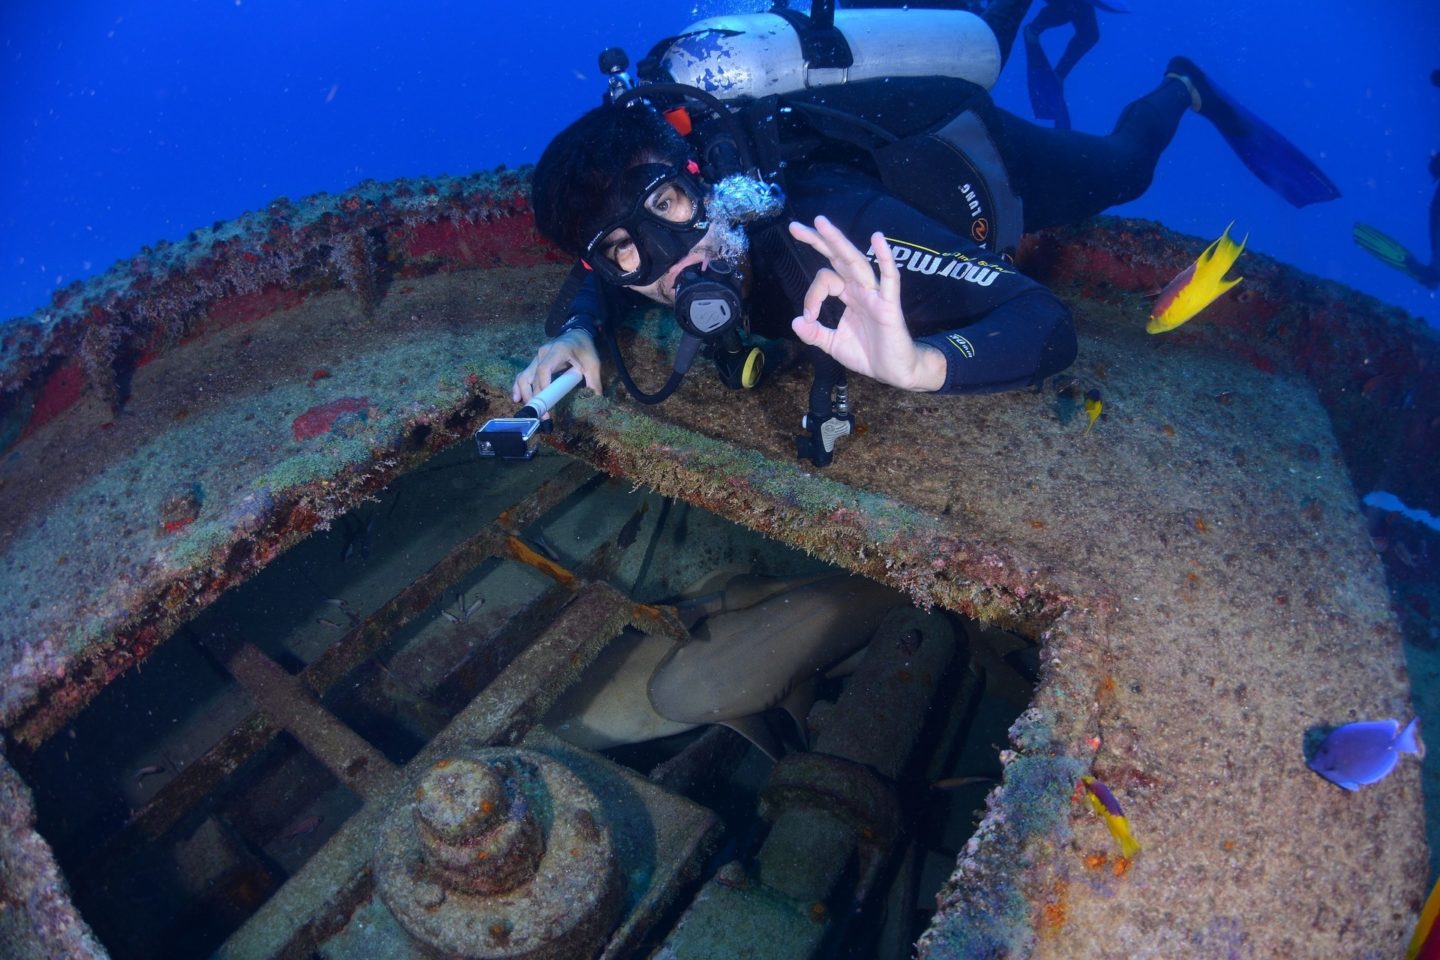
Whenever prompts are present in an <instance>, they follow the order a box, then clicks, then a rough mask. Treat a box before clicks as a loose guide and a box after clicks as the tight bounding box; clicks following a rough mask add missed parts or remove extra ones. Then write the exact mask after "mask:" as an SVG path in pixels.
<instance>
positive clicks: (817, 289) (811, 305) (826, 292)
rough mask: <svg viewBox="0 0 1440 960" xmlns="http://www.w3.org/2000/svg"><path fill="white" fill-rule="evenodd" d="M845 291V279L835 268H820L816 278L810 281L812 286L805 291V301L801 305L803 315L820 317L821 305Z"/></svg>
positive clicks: (809, 318) (816, 318)
mask: <svg viewBox="0 0 1440 960" xmlns="http://www.w3.org/2000/svg"><path fill="white" fill-rule="evenodd" d="M844 292H845V281H844V280H843V279H842V278H841V277H840V274H838V273H836V272H835V271H834V270H829V269H825V270H820V271H818V272H817V273H816V274H815V279H814V280H811V281H810V288H809V289H808V290H806V291H805V302H804V304H803V306H802V307H801V315H802V316H804V317H805V318H806V319H808V320H818V319H819V318H820V307H821V306H822V305H823V304H824V303H825V301H826V300H828V299H829V298H830V297H838V296H840V295H841V294H842V293H844Z"/></svg>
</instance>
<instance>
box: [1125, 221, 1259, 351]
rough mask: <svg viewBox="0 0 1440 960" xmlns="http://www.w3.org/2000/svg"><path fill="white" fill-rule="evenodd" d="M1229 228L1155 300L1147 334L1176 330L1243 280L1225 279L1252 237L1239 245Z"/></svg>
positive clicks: (1166, 286)
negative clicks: (1227, 272)
mask: <svg viewBox="0 0 1440 960" xmlns="http://www.w3.org/2000/svg"><path fill="white" fill-rule="evenodd" d="M1233 226H1235V221H1233V220H1232V221H1230V227H1233ZM1230 227H1226V228H1225V232H1224V233H1222V234H1221V235H1220V239H1219V240H1216V241H1215V242H1214V243H1212V244H1210V246H1208V247H1206V248H1205V252H1204V253H1202V254H1200V258H1199V259H1198V260H1196V261H1195V262H1194V263H1192V264H1190V266H1188V267H1186V268H1185V269H1184V270H1182V271H1180V273H1179V274H1178V275H1177V276H1176V277H1175V279H1174V280H1171V281H1170V282H1169V283H1167V284H1166V285H1165V289H1164V290H1161V291H1160V298H1159V299H1158V300H1156V301H1155V309H1154V310H1153V312H1151V314H1150V322H1149V323H1147V324H1146V325H1145V332H1146V333H1164V332H1165V331H1166V330H1174V329H1175V328H1176V327H1178V326H1180V324H1182V323H1184V322H1185V321H1186V320H1189V319H1190V318H1191V317H1193V316H1195V314H1197V313H1199V312H1200V311H1201V310H1204V309H1205V308H1206V307H1208V306H1209V305H1210V304H1211V303H1213V302H1214V301H1215V298H1217V297H1219V296H1220V294H1222V293H1224V292H1225V291H1226V290H1229V289H1230V288H1231V287H1233V286H1235V284H1237V283H1239V282H1240V281H1241V280H1243V279H1244V278H1243V277H1236V278H1235V279H1234V280H1226V279H1225V271H1227V270H1229V269H1230V268H1231V267H1232V266H1233V265H1234V264H1235V261H1236V260H1237V259H1239V257H1240V254H1241V252H1242V251H1243V250H1244V249H1245V244H1246V243H1247V242H1248V241H1249V240H1250V235H1249V234H1248V233H1247V234H1246V235H1245V239H1244V240H1241V241H1240V245H1239V246H1236V245H1235V241H1234V240H1231V239H1230Z"/></svg>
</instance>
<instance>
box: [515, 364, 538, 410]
mask: <svg viewBox="0 0 1440 960" xmlns="http://www.w3.org/2000/svg"><path fill="white" fill-rule="evenodd" d="M539 362H540V361H539V359H538V358H537V359H535V360H531V361H530V364H529V366H527V367H526V368H525V369H524V370H521V371H520V372H519V373H517V374H516V375H515V382H514V383H513V384H511V385H510V399H511V400H512V401H514V402H515V403H528V402H529V401H530V398H531V397H533V396H534V395H535V389H534V381H535V364H537V363H539Z"/></svg>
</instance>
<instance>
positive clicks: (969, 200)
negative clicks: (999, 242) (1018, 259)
mask: <svg viewBox="0 0 1440 960" xmlns="http://www.w3.org/2000/svg"><path fill="white" fill-rule="evenodd" d="M960 195H961V196H963V197H964V198H965V206H966V207H968V208H969V210H970V239H971V240H974V241H975V242H976V243H977V244H978V245H980V246H982V247H983V246H984V245H985V241H986V240H989V239H990V220H989V218H987V217H986V216H985V206H984V204H982V203H981V202H980V194H979V193H978V192H977V191H976V190H975V185H974V184H973V183H970V182H968V181H967V182H965V183H962V184H960Z"/></svg>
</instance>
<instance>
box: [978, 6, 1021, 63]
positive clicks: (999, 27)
mask: <svg viewBox="0 0 1440 960" xmlns="http://www.w3.org/2000/svg"><path fill="white" fill-rule="evenodd" d="M1030 4H1031V0H991V2H990V3H989V4H988V5H987V6H986V7H985V12H984V13H982V14H981V15H980V16H981V17H982V18H983V19H984V21H985V23H986V24H988V25H989V27H990V32H991V33H993V34H995V42H997V43H998V44H1000V63H1001V65H1002V66H1003V65H1004V64H1006V63H1008V62H1009V61H1010V48H1011V47H1013V46H1015V35H1016V34H1017V33H1019V32H1020V24H1021V23H1023V22H1024V21H1025V14H1027V13H1029V12H1030Z"/></svg>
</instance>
